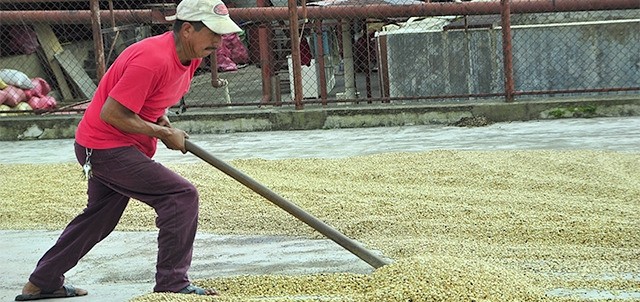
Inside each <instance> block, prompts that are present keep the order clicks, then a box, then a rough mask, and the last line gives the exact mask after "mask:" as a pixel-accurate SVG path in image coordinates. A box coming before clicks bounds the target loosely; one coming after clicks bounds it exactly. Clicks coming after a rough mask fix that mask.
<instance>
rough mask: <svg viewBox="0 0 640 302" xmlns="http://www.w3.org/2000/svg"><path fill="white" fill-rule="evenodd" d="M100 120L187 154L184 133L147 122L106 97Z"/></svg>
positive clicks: (186, 136)
mask: <svg viewBox="0 0 640 302" xmlns="http://www.w3.org/2000/svg"><path fill="white" fill-rule="evenodd" d="M100 118H101V119H102V120H103V121H105V122H106V123H108V124H110V125H112V126H114V127H116V128H118V129H120V130H121V131H124V132H127V133H137V134H144V135H148V136H152V137H156V138H158V139H160V140H162V142H163V143H164V144H165V145H166V146H167V148H169V149H172V150H180V151H182V153H186V152H187V150H186V148H185V146H184V141H185V139H186V138H188V137H189V136H188V135H187V133H186V132H184V131H182V130H180V129H175V128H171V127H167V123H165V122H163V123H161V125H158V124H154V123H150V122H147V121H145V120H143V119H141V118H140V116H138V115H137V114H136V113H134V112H133V111H131V110H129V109H128V108H127V107H125V106H123V105H122V104H120V103H119V102H118V101H116V100H115V99H113V98H111V97H108V98H107V101H106V102H105V103H104V106H102V110H101V111H100Z"/></svg>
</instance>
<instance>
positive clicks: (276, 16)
mask: <svg viewBox="0 0 640 302" xmlns="http://www.w3.org/2000/svg"><path fill="white" fill-rule="evenodd" d="M613 9H640V1H637V0H607V1H602V0H581V1H575V0H554V1H549V0H531V1H516V2H513V3H512V4H511V13H512V14H517V13H543V12H567V11H590V10H613ZM163 11H164V14H172V13H173V12H172V11H171V10H170V9H163ZM163 11H161V10H159V9H153V10H151V9H139V10H114V11H113V14H114V18H115V20H116V22H119V23H132V22H145V23H167V21H165V19H164V14H163ZM501 11H502V8H501V6H500V2H499V1H491V2H459V3H458V2H445V3H440V2H439V3H435V2H432V3H423V4H416V5H369V6H361V5H333V6H323V7H317V6H308V7H307V8H306V12H305V11H304V9H303V7H300V6H298V13H299V14H304V13H306V17H307V18H308V19H343V18H347V19H348V18H353V17H356V16H367V17H368V18H392V17H411V16H445V15H486V14H500V13H501ZM229 14H230V15H231V16H232V17H233V18H234V19H236V20H253V21H275V20H288V19H289V17H290V16H289V8H288V7H251V8H230V9H229ZM100 18H105V19H108V18H110V15H109V12H102V13H101V14H100ZM29 22H41V23H56V24H91V12H90V11H88V10H68V11H0V24H22V23H29Z"/></svg>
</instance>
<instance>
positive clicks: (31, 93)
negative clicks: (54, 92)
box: [0, 69, 57, 111]
mask: <svg viewBox="0 0 640 302" xmlns="http://www.w3.org/2000/svg"><path fill="white" fill-rule="evenodd" d="M50 91H51V87H50V86H49V84H48V83H47V81H45V80H44V79H42V78H33V79H29V77H28V76H27V75H26V74H24V73H23V72H20V71H17V70H14V69H0V111H11V110H16V111H26V110H40V111H41V110H51V109H54V108H55V107H56V105H57V102H56V100H55V99H54V98H53V97H51V96H48V95H47V94H48V93H49V92H50Z"/></svg>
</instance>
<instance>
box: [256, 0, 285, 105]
mask: <svg viewBox="0 0 640 302" xmlns="http://www.w3.org/2000/svg"><path fill="white" fill-rule="evenodd" d="M256 5H257V6H258V7H267V6H268V3H267V1H266V0H257V1H256ZM270 41H271V28H269V27H268V26H267V24H266V23H260V25H258V48H259V49H260V51H259V53H260V71H261V72H262V99H261V100H260V104H267V103H269V102H270V101H271V100H272V98H273V93H274V91H271V78H272V77H273V60H272V54H273V51H272V50H271V43H270ZM276 101H277V102H278V103H277V104H276V105H277V106H280V104H279V102H280V97H279V95H278V97H277V99H276Z"/></svg>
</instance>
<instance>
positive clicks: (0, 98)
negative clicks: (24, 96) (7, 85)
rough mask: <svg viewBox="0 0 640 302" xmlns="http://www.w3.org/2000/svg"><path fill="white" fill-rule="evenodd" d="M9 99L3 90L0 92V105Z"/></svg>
mask: <svg viewBox="0 0 640 302" xmlns="http://www.w3.org/2000/svg"><path fill="white" fill-rule="evenodd" d="M8 97H9V95H7V93H6V92H5V91H4V90H0V105H2V104H4V101H5V100H6V99H7V98H8Z"/></svg>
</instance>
